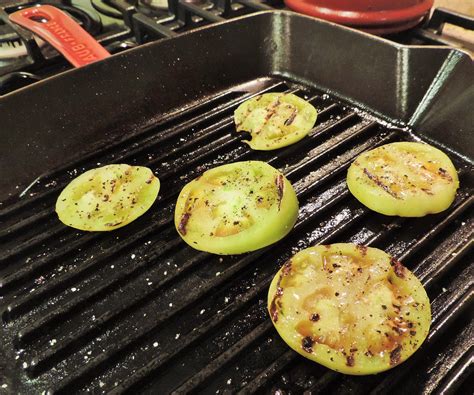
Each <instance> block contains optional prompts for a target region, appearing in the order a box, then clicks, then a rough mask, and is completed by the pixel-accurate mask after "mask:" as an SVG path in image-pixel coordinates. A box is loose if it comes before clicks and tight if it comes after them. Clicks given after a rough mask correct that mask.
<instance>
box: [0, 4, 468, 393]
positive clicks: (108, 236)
mask: <svg viewBox="0 0 474 395" xmlns="http://www.w3.org/2000/svg"><path fill="white" fill-rule="evenodd" d="M473 76H474V70H473V66H472V62H471V60H470V58H469V57H468V56H467V55H465V54H464V53H462V52H459V51H456V50H452V49H448V48H439V47H423V48H422V47H405V46H400V45H397V44H392V43H389V42H387V41H384V40H382V39H379V38H374V37H371V36H369V35H366V34H364V33H360V32H356V31H354V30H351V29H347V28H342V27H339V26H336V25H333V24H331V23H328V22H323V21H318V20H314V19H311V18H308V17H304V16H300V15H296V14H292V13H287V12H265V13H260V14H256V15H253V16H250V17H244V18H240V19H236V20H232V21H229V22H224V23H220V24H217V25H215V26H213V27H209V28H203V29H199V30H197V31H195V32H192V33H189V34H183V35H181V36H179V37H176V38H173V39H170V40H164V41H161V42H158V43H151V44H147V45H144V46H141V47H139V48H137V49H133V50H130V51H127V52H125V53H122V54H119V55H116V56H112V57H110V58H108V59H107V60H105V61H102V62H98V63H95V64H92V65H89V66H86V67H84V68H81V69H77V70H72V71H70V72H66V73H64V74H62V75H60V76H57V77H53V78H50V79H47V80H44V81H42V82H40V83H38V84H34V85H32V86H29V87H27V88H23V89H21V90H19V91H16V92H14V93H12V94H8V95H6V96H4V97H3V98H0V119H1V125H0V128H1V135H2V144H1V145H0V164H1V169H2V177H1V180H0V186H1V200H2V205H1V209H0V210H1V211H0V218H1V221H2V229H1V230H0V239H1V241H2V256H1V265H0V268H1V269H0V276H1V278H2V279H1V284H0V285H1V286H0V292H1V298H2V299H1V313H2V321H3V327H2V332H1V346H0V380H2V381H1V383H0V388H1V389H0V391H5V392H6V393H21V394H29V393H41V392H42V391H49V393H63V394H66V393H67V394H70V393H83V392H93V393H108V394H117V393H122V392H128V393H149V394H156V393H168V392H172V391H175V393H187V392H195V393H223V392H229V391H230V392H241V393H252V392H270V391H277V390H278V391H281V392H289V393H300V392H303V391H310V392H311V393H318V392H325V393H335V394H338V393H348V392H350V393H356V394H357V393H367V392H372V393H389V392H393V393H407V392H410V393H419V392H427V393H431V392H434V393H454V392H456V391H459V392H460V393H467V392H468V391H469V389H472V365H471V363H470V361H471V357H472V350H473V323H472V320H471V317H470V315H469V314H466V312H469V311H472V310H470V309H472V294H473V287H472V278H473V276H472V274H473V273H472V270H473V269H472V265H471V263H472V245H473V243H472V235H473V227H472V214H471V212H470V211H469V209H470V208H471V206H472V200H473V198H472V190H473V185H474V181H473V177H472V158H473V156H474V155H473V144H472V132H473V130H472V127H473V126H472V125H473V124H474V122H473V118H472V117H473V115H472V111H471V110H472V108H471V106H472V102H473V101H474V88H473V85H472V81H473ZM275 91H278V92H286V91H288V92H295V93H296V94H298V95H300V96H302V97H305V98H307V99H308V100H309V101H311V102H312V103H313V105H315V106H316V108H317V109H318V111H319V116H318V121H317V123H316V125H315V127H314V129H313V130H312V132H311V133H310V135H309V136H308V137H307V138H305V139H303V140H302V141H300V142H298V143H297V144H294V145H292V146H289V147H286V148H283V149H280V150H278V151H270V152H256V151H252V150H250V149H249V148H248V147H247V146H246V145H245V144H243V143H241V142H240V140H239V137H238V136H237V134H236V133H234V126H233V119H232V114H233V110H234V109H235V108H236V107H237V105H238V104H239V103H241V102H242V101H243V100H246V99H247V98H249V97H252V96H253V95H256V94H259V93H262V92H275ZM420 139H421V140H423V141H428V142H430V143H432V144H434V145H436V146H438V147H440V148H441V149H443V150H444V151H445V152H446V153H448V155H450V157H451V158H452V159H453V162H454V163H455V166H456V167H457V169H458V170H459V176H460V183H461V188H460V190H459V192H458V195H457V198H456V200H455V202H454V203H453V205H452V207H451V208H450V209H448V210H447V211H445V212H443V213H440V214H437V215H430V216H427V217H424V218H417V219H403V218H393V217H386V216H382V215H379V214H377V213H374V212H371V211H370V210H368V209H366V208H365V207H363V206H362V205H361V204H359V203H358V202H357V201H356V200H355V199H354V198H352V197H351V196H350V194H349V192H348V190H347V188H346V186H345V171H346V169H347V167H348V165H349V164H350V163H351V161H352V160H353V159H354V157H355V156H357V155H358V154H359V153H360V152H362V151H364V150H367V149H370V148H373V147H375V146H378V145H381V144H384V143H387V142H391V141H402V140H408V141H412V140H420ZM246 159H254V160H263V161H266V162H269V163H271V164H272V165H273V166H275V167H277V168H279V169H281V170H282V171H283V172H284V173H285V174H286V175H287V177H288V178H289V180H290V181H291V182H292V183H293V185H294V186H295V189H296V192H297V194H298V197H299V200H300V207H301V208H300V215H299V218H298V222H297V224H296V226H295V229H294V230H293V231H292V232H291V233H290V234H289V235H288V236H287V237H286V238H285V239H284V240H282V241H280V242H279V243H277V244H276V245H274V246H272V247H270V248H266V249H263V250H259V251H256V252H254V253H249V254H244V255H239V256H226V257H219V256H214V255H210V254H207V253H202V252H198V251H195V250H192V249H191V248H189V247H188V246H186V245H185V244H184V242H182V241H181V240H180V238H179V236H178V234H177V233H176V231H175V230H174V226H173V223H172V213H173V208H174V201H175V199H176V196H177V194H178V193H179V191H180V189H181V188H182V186H183V185H184V184H185V183H186V182H188V181H190V180H191V179H193V178H194V177H196V176H197V175H199V174H200V173H202V172H203V171H204V170H206V169H208V168H212V167H214V166H216V165H219V164H224V163H229V162H232V161H236V160H246ZM114 162H116V163H129V164H137V165H144V166H149V167H150V168H152V170H153V171H154V172H155V174H157V175H158V176H159V177H160V179H161V181H162V186H163V187H162V191H161V192H160V197H159V199H158V200H157V202H155V204H154V206H153V207H152V209H151V210H150V211H149V212H148V213H146V214H145V215H144V216H142V217H140V218H139V219H138V220H136V221H135V222H133V223H132V224H130V225H128V226H126V227H124V228H121V229H119V230H116V231H114V232H110V233H84V232H79V231H76V230H74V229H71V228H67V227H65V226H63V225H62V224H60V223H59V221H58V220H57V218H56V216H55V214H54V211H53V210H54V203H55V200H56V197H57V195H58V193H59V191H60V190H61V188H63V187H64V185H65V184H66V183H67V182H68V181H69V180H71V179H72V178H74V177H75V176H76V175H78V174H80V173H82V172H83V171H85V170H87V169H90V168H93V167H96V166H97V165H98V164H105V163H114ZM345 241H352V242H357V243H362V244H367V245H371V246H375V247H378V248H381V249H384V250H386V251H387V252H389V253H391V254H392V255H394V256H395V257H396V258H397V259H401V260H402V261H403V262H404V264H405V265H406V266H407V267H408V268H409V269H410V270H412V271H414V272H415V274H416V275H417V276H418V277H419V278H420V279H421V281H422V282H423V283H424V285H425V287H426V288H427V291H428V295H429V297H430V300H431V302H432V310H433V323H432V329H431V332H430V335H429V337H428V339H427V340H426V342H425V344H424V345H423V346H422V348H421V349H420V350H419V351H418V352H417V353H416V354H415V355H414V356H413V357H412V358H410V359H409V360H408V361H407V362H405V363H403V364H402V365H400V366H398V367H396V368H394V369H392V370H390V371H388V372H385V373H381V374H379V375H375V376H362V377H352V376H343V375H341V374H338V373H335V372H332V371H329V370H327V369H325V368H323V367H321V366H319V365H317V364H314V363H311V362H309V361H307V360H305V359H304V358H302V357H300V356H299V355H297V354H296V353H294V352H293V351H291V350H290V349H288V347H286V345H285V344H284V343H283V342H282V341H281V340H280V338H279V337H278V335H277V334H276V331H275V330H274V329H273V326H272V323H271V321H270V319H269V318H268V316H267V313H266V302H265V301H266V292H267V288H268V285H269V282H270V280H271V278H272V276H273V275H274V273H275V272H276V271H277V269H278V268H279V267H280V266H281V265H282V263H283V262H284V261H285V260H286V259H288V258H289V257H290V256H291V255H292V254H293V253H294V252H296V251H298V250H300V249H303V248H306V247H308V246H310V245H314V244H317V243H331V242H345Z"/></svg>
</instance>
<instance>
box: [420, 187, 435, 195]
mask: <svg viewBox="0 0 474 395" xmlns="http://www.w3.org/2000/svg"><path fill="white" fill-rule="evenodd" d="M420 189H421V190H422V191H423V192H424V193H426V194H427V195H430V196H433V195H434V193H433V192H431V190H430V189H428V188H420Z"/></svg>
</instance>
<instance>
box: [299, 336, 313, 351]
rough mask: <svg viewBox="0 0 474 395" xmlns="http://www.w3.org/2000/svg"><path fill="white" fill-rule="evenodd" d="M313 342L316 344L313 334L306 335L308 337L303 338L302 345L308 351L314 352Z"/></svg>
mask: <svg viewBox="0 0 474 395" xmlns="http://www.w3.org/2000/svg"><path fill="white" fill-rule="evenodd" d="M313 344H314V340H313V338H312V337H311V336H306V337H304V338H303V340H302V342H301V347H302V348H303V350H305V351H306V352H309V353H312V352H313Z"/></svg>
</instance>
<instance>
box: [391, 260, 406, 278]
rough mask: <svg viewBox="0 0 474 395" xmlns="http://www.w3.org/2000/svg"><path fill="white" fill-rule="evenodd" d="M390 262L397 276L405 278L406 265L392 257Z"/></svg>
mask: <svg viewBox="0 0 474 395" xmlns="http://www.w3.org/2000/svg"><path fill="white" fill-rule="evenodd" d="M390 264H391V265H392V267H393V271H394V272H395V274H396V276H397V277H399V278H405V266H403V265H402V263H401V262H399V261H397V260H396V259H395V258H393V257H392V258H390Z"/></svg>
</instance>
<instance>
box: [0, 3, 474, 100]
mask: <svg viewBox="0 0 474 395" xmlns="http://www.w3.org/2000/svg"><path fill="white" fill-rule="evenodd" d="M35 4H51V5H55V6H57V7H59V8H61V9H62V10H64V11H66V12H67V13H69V14H70V15H71V16H72V17H73V18H74V19H75V20H76V21H77V22H79V23H80V24H81V25H82V27H83V28H84V29H85V30H87V31H88V32H89V33H90V34H91V35H92V36H94V37H95V38H96V39H97V40H98V41H99V42H100V43H101V44H102V45H103V46H104V47H105V48H106V49H107V50H108V51H109V52H110V53H113V54H114V53H118V52H121V51H124V50H127V49H130V48H133V47H136V46H138V45H141V44H144V43H147V42H151V41H156V40H160V39H163V38H169V37H174V36H176V35H179V34H180V33H183V32H185V31H189V30H192V29H195V28H197V27H200V26H204V25H208V24H211V23H215V22H220V21H223V20H226V19H230V18H235V17H238V16H242V15H246V14H250V13H253V12H256V11H262V10H271V9H282V8H285V5H284V2H283V0H263V1H256V0H239V1H236V0H168V1H167V0H50V1H37V2H31V1H24V0H13V1H12V0H9V1H5V2H3V3H2V4H1V5H0V95H4V94H6V93H9V92H12V91H14V90H16V89H19V88H21V87H23V86H27V85H29V84H31V83H34V82H37V81H40V80H42V79H44V78H47V77H49V76H52V75H55V74H58V73H61V72H64V71H66V70H68V69H70V68H72V66H71V65H70V64H69V63H68V62H67V61H66V60H65V59H64V58H63V57H62V56H61V55H59V54H58V52H57V51H56V50H54V49H53V48H52V47H51V46H49V45H48V44H46V43H44V42H43V41H42V40H41V39H38V38H37V37H35V36H34V35H33V34H31V33H30V32H28V31H26V30H24V29H22V28H20V27H18V26H16V25H14V24H12V23H10V22H9V20H8V14H9V13H11V12H14V11H16V10H18V9H20V8H24V7H28V6H32V5H35ZM445 23H449V24H453V25H456V26H459V27H462V28H465V29H470V30H474V18H471V17H468V16H465V15H461V14H458V13H456V12H454V11H449V10H446V9H436V10H435V11H434V13H433V14H432V16H431V18H430V19H429V20H426V21H425V22H424V23H423V24H422V26H419V27H417V28H414V29H411V30H409V31H407V32H403V33H398V34H392V35H389V36H386V38H388V39H390V40H393V41H396V42H399V43H403V44H417V45H433V44H434V45H449V46H457V47H460V48H462V49H465V50H466V49H467V50H472V51H473V53H474V44H472V42H471V43H470V42H466V41H463V40H453V39H452V37H447V36H444V35H443V34H442V32H443V26H444V25H445Z"/></svg>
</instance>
